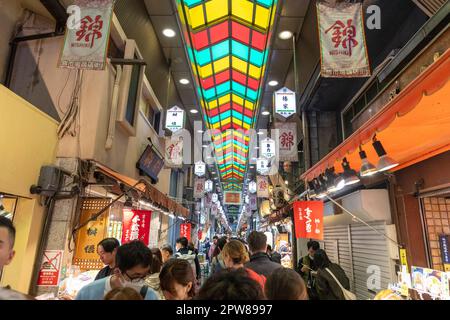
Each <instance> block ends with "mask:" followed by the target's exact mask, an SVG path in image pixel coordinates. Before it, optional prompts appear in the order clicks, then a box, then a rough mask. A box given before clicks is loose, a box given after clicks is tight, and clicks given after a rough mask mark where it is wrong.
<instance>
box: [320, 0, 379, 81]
mask: <svg viewBox="0 0 450 320" xmlns="http://www.w3.org/2000/svg"><path fill="white" fill-rule="evenodd" d="M317 16H318V20H319V21H318V22H319V36H320V50H321V64H322V70H321V75H322V77H324V78H354V77H370V64H369V55H368V52H367V45H366V36H365V34H364V21H363V7H362V3H353V4H352V3H338V4H336V5H329V4H327V3H325V2H317Z"/></svg>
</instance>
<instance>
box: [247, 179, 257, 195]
mask: <svg viewBox="0 0 450 320" xmlns="http://www.w3.org/2000/svg"><path fill="white" fill-rule="evenodd" d="M248 191H249V192H250V193H256V182H255V181H250V183H249V184H248Z"/></svg>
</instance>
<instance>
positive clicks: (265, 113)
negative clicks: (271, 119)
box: [261, 110, 270, 116]
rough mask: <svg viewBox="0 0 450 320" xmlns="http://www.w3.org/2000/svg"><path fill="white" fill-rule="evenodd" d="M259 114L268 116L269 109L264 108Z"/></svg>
mask: <svg viewBox="0 0 450 320" xmlns="http://www.w3.org/2000/svg"><path fill="white" fill-rule="evenodd" d="M261 114H262V115H263V116H268V115H270V111H267V110H265V111H263V112H261Z"/></svg>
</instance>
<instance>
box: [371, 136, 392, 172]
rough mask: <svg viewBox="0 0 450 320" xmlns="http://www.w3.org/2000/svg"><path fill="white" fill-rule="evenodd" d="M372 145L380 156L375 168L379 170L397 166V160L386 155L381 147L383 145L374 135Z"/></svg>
mask: <svg viewBox="0 0 450 320" xmlns="http://www.w3.org/2000/svg"><path fill="white" fill-rule="evenodd" d="M372 146H373V148H374V149H375V151H376V153H377V155H378V156H379V157H380V160H379V161H378V164H377V170H378V171H379V172H383V171H387V170H389V169H392V168H395V167H396V166H398V162H396V161H395V160H394V159H392V158H390V157H388V156H387V154H386V151H385V150H384V148H383V145H382V144H381V142H380V141H378V140H377V138H376V137H374V139H373V143H372Z"/></svg>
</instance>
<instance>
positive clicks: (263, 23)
mask: <svg viewBox="0 0 450 320" xmlns="http://www.w3.org/2000/svg"><path fill="white" fill-rule="evenodd" d="M269 14H270V11H269V9H266V8H264V7H262V6H256V14H255V24H256V25H257V26H258V27H260V28H263V29H264V30H266V29H267V28H268V27H269V19H270V16H269Z"/></svg>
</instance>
